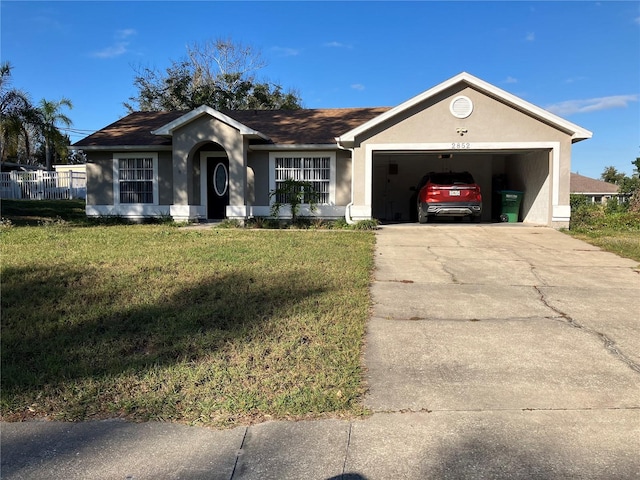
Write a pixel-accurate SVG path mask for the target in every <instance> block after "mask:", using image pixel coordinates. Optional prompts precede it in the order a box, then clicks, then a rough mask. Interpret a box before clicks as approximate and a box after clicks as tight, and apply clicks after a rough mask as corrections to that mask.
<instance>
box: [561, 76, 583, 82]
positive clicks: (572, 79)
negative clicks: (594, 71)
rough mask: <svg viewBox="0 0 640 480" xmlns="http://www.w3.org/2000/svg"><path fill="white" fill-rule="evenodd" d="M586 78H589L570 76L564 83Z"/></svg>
mask: <svg viewBox="0 0 640 480" xmlns="http://www.w3.org/2000/svg"><path fill="white" fill-rule="evenodd" d="M586 79H587V77H569V78H567V79H566V80H565V81H564V83H575V82H581V81H583V80H586Z"/></svg>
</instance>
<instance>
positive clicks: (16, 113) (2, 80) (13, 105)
mask: <svg viewBox="0 0 640 480" xmlns="http://www.w3.org/2000/svg"><path fill="white" fill-rule="evenodd" d="M12 68H13V67H12V66H11V64H10V63H9V62H4V63H2V64H0V159H1V160H2V161H5V160H6V159H7V158H8V157H9V156H16V157H17V156H18V152H19V150H20V144H21V141H23V142H24V148H25V152H26V157H27V160H28V159H29V157H30V156H31V144H30V138H29V128H28V127H29V125H33V122H34V121H35V117H36V115H35V110H34V108H33V106H32V105H31V102H30V101H29V97H28V96H27V94H26V93H24V92H22V91H21V90H17V89H15V88H11V87H10V85H11V70H12Z"/></svg>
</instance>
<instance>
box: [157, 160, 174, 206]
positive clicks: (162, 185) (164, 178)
mask: <svg viewBox="0 0 640 480" xmlns="http://www.w3.org/2000/svg"><path fill="white" fill-rule="evenodd" d="M171 161H172V155H171V152H169V151H165V152H158V204H159V205H171V204H172V203H173V165H172V164H171Z"/></svg>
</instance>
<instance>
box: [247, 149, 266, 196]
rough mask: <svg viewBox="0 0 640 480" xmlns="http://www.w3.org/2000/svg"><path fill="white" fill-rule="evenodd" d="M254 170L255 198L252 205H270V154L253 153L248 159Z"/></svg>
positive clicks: (262, 152)
mask: <svg viewBox="0 0 640 480" xmlns="http://www.w3.org/2000/svg"><path fill="white" fill-rule="evenodd" d="M247 163H248V166H249V167H250V168H251V170H253V189H252V190H253V195H252V196H253V198H252V200H253V201H252V202H250V204H251V205H269V152H265V151H257V152H251V153H250V154H249V157H248V158H247Z"/></svg>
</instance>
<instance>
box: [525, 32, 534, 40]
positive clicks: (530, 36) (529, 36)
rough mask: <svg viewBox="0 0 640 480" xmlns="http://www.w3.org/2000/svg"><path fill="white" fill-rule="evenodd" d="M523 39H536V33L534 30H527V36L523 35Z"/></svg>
mask: <svg viewBox="0 0 640 480" xmlns="http://www.w3.org/2000/svg"><path fill="white" fill-rule="evenodd" d="M524 39H525V40H526V41H527V42H533V41H534V40H535V39H536V34H535V32H529V33H527V36H526V37H524Z"/></svg>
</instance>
